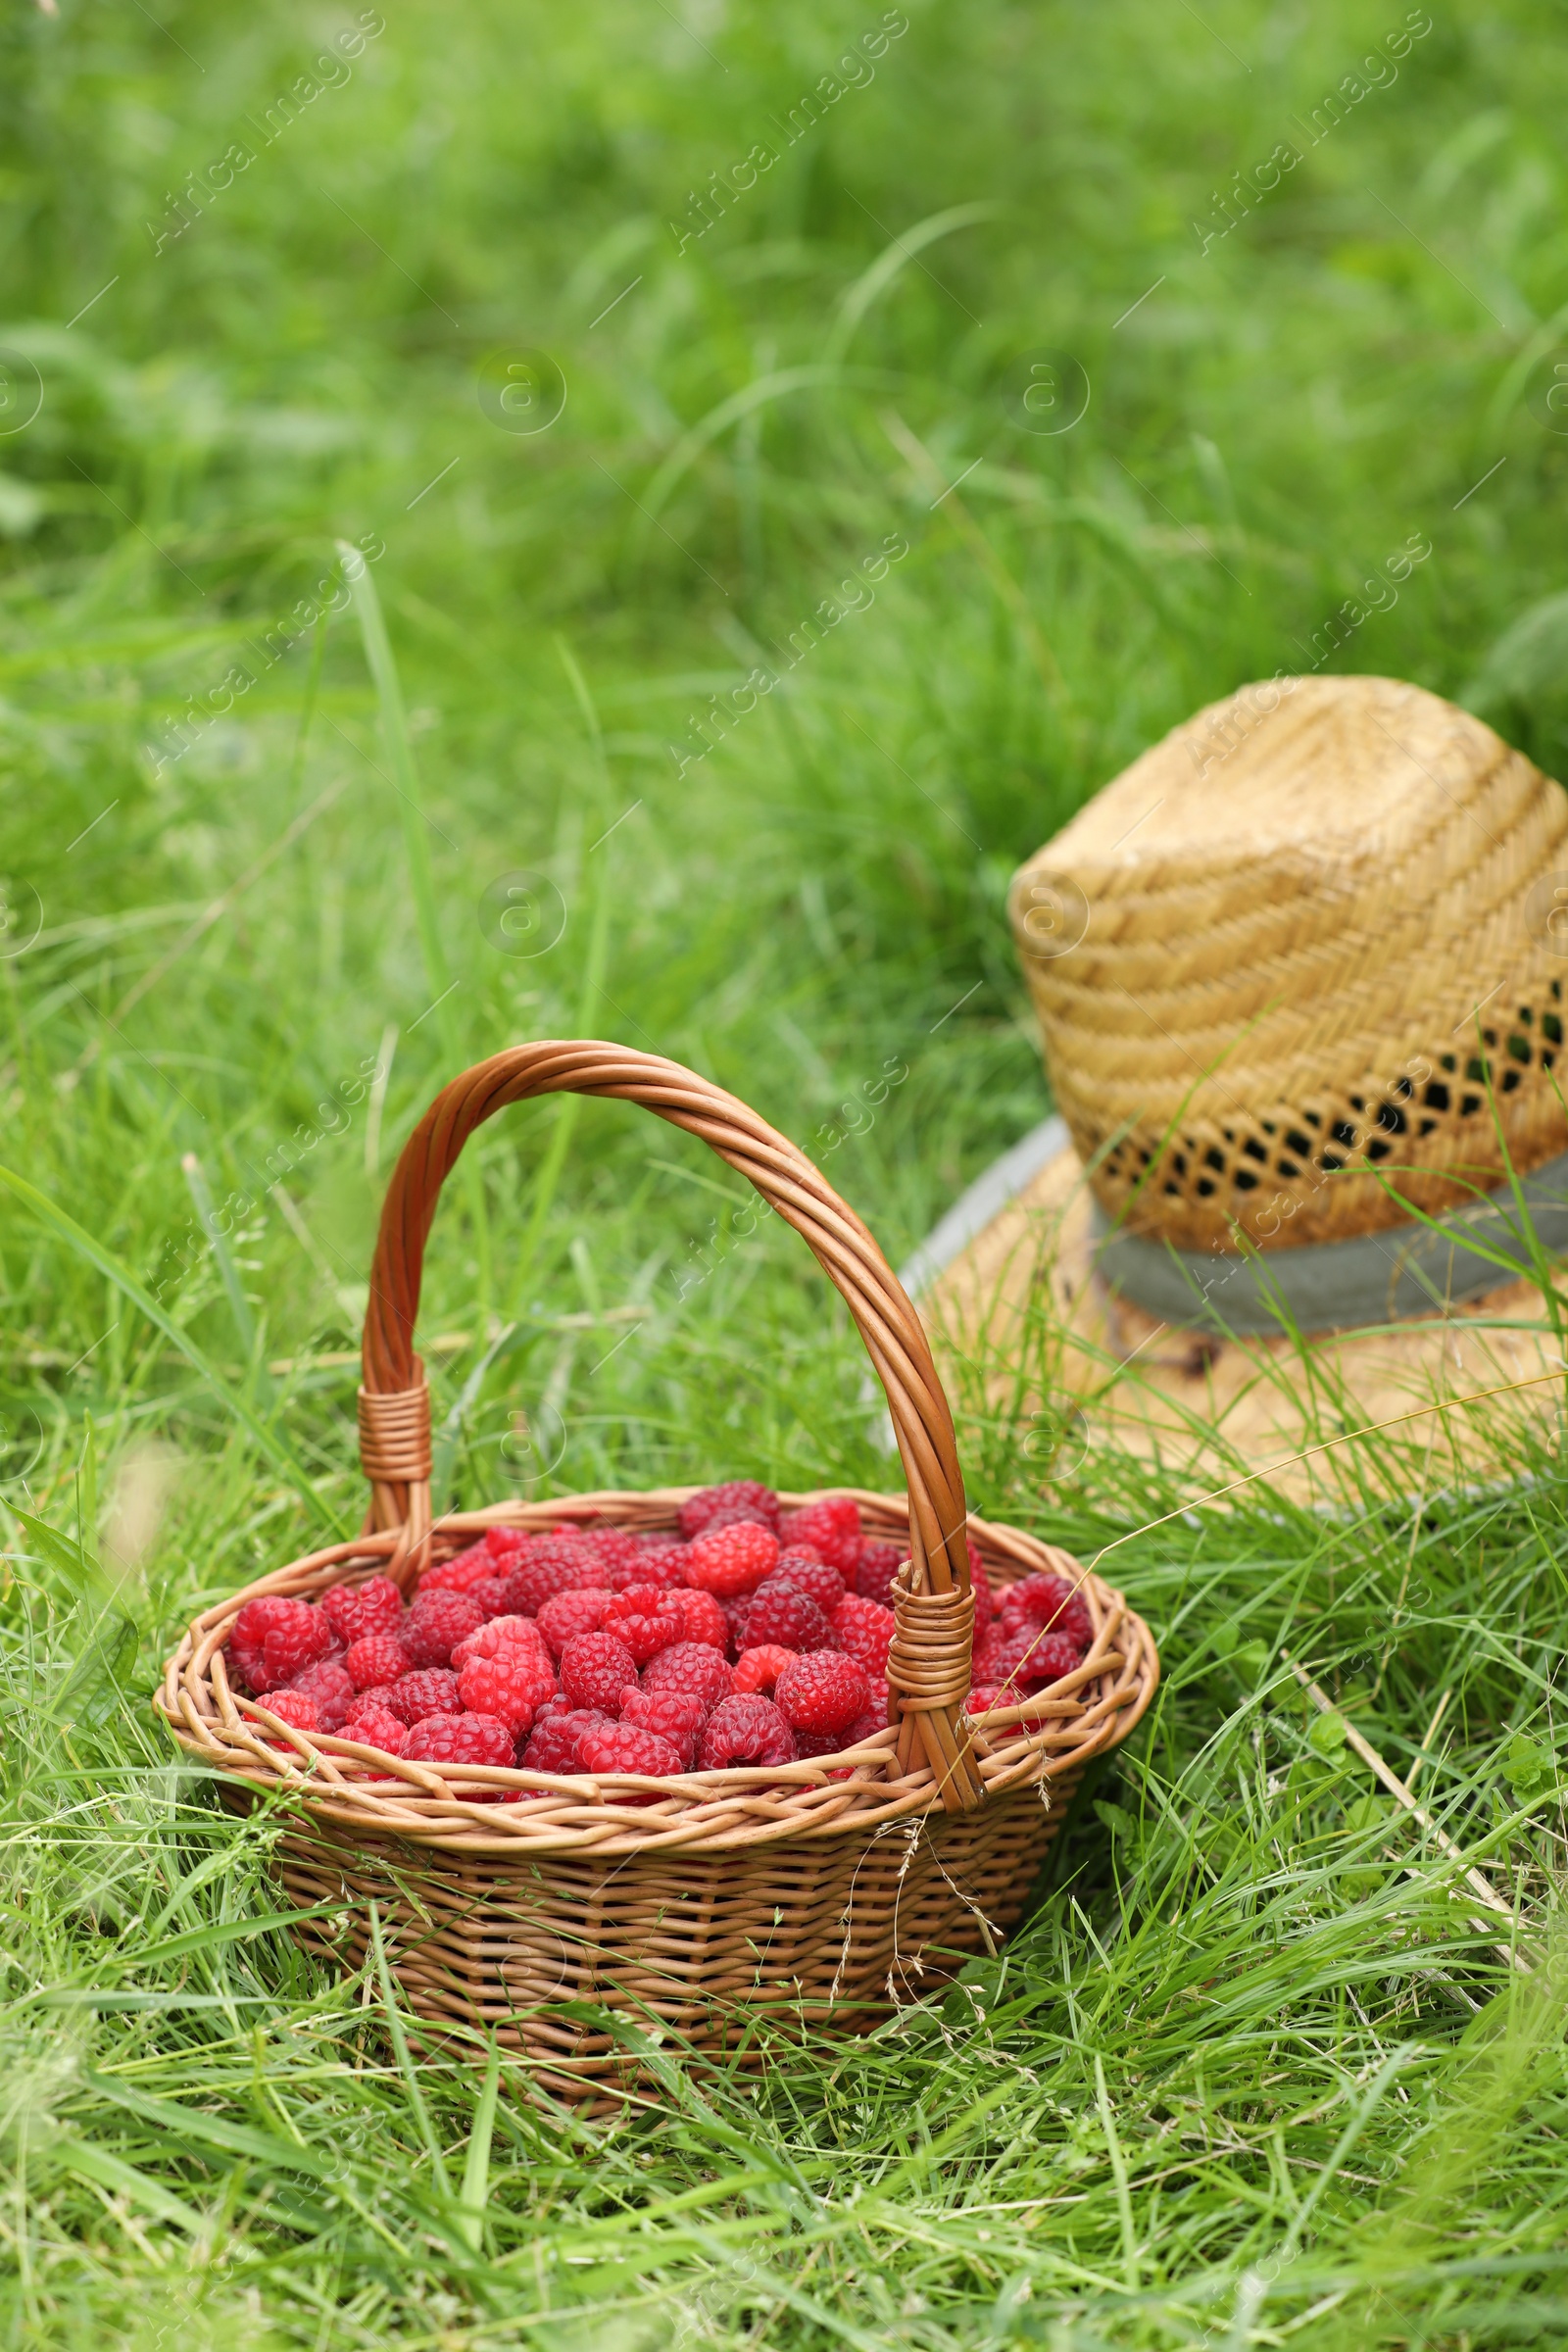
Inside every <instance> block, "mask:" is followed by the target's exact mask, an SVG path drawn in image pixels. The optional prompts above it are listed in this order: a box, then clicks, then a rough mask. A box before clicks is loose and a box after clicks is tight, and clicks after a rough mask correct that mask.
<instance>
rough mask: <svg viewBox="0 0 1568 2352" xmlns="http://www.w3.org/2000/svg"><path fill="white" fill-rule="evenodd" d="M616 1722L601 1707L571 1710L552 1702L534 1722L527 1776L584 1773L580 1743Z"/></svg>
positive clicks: (525, 1766) (524, 1753)
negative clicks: (589, 1734)
mask: <svg viewBox="0 0 1568 2352" xmlns="http://www.w3.org/2000/svg"><path fill="white" fill-rule="evenodd" d="M612 1721H613V1717H611V1716H609V1715H605V1714H602V1713H601V1712H600V1710H599V1709H598V1708H597V1707H568V1706H567V1704H566V1702H565V1700H564V1699H561V1698H558V1699H552V1700H550V1702H549V1703H548V1704H547V1705H545V1706H543V1707H541V1708H540V1710H539V1712H538V1714H537V1715H536V1716H535V1717H534V1720H533V1730H532V1731H531V1732H530V1733H529V1735H528V1744H527V1746H526V1747H525V1748H524V1749H523V1751H522V1757H521V1762H522V1767H523V1770H524V1771H525V1772H554V1773H572V1772H581V1770H582V1769H583V1763H582V1756H581V1754H580V1752H579V1750H578V1746H577V1742H578V1740H580V1739H581V1737H582V1735H583V1733H584V1732H588V1731H596V1730H597V1729H598V1728H599V1727H600V1726H601V1725H602V1724H606V1725H607V1724H609V1723H611V1722H612Z"/></svg>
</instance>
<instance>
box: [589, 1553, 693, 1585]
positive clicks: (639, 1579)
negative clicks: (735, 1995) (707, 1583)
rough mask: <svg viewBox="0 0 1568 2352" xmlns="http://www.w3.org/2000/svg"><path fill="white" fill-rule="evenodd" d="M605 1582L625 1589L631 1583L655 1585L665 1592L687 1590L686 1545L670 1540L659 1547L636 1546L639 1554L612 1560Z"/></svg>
mask: <svg viewBox="0 0 1568 2352" xmlns="http://www.w3.org/2000/svg"><path fill="white" fill-rule="evenodd" d="M605 1582H606V1584H608V1585H613V1587H614V1589H615V1591H616V1592H617V1593H623V1592H624V1591H625V1590H626V1587H627V1586H628V1585H655V1586H657V1587H658V1588H659V1590H660V1591H661V1592H662V1593H674V1592H680V1591H684V1589H685V1585H686V1546H685V1544H663V1545H662V1546H661V1547H660V1548H659V1549H658V1550H657V1551H650V1550H647V1549H645V1548H644V1547H643V1546H642V1545H641V1544H638V1545H637V1547H636V1556H635V1557H634V1558H632V1559H630V1560H626V1561H624V1562H617V1563H614V1564H613V1565H612V1566H611V1567H610V1568H609V1569H608V1570H607V1571H606V1574H605Z"/></svg>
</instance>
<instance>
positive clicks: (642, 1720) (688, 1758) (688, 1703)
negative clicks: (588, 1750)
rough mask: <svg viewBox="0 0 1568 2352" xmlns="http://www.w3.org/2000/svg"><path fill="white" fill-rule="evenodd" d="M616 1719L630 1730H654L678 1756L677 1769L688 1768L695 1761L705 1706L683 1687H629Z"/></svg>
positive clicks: (706, 1719) (689, 1768) (706, 1712)
mask: <svg viewBox="0 0 1568 2352" xmlns="http://www.w3.org/2000/svg"><path fill="white" fill-rule="evenodd" d="M620 1720H621V1722H622V1723H623V1724H626V1725H629V1726H630V1728H631V1729H632V1730H633V1731H637V1732H657V1733H658V1734H659V1737H660V1739H661V1740H668V1741H669V1744H670V1746H671V1747H672V1748H673V1749H674V1750H675V1753H676V1754H677V1755H678V1756H679V1758H680V1761H681V1769H682V1770H683V1771H685V1772H690V1771H691V1769H692V1766H693V1765H694V1764H695V1763H696V1761H697V1742H698V1740H700V1739H701V1738H702V1731H703V1726H704V1724H705V1723H706V1722H707V1721H708V1709H707V1708H706V1707H705V1706H704V1704H703V1702H702V1700H701V1699H700V1698H694V1697H690V1696H688V1694H687V1693H686V1692H685V1691H628V1692H627V1694H626V1702H625V1704H624V1706H623V1707H622V1708H621V1710H620Z"/></svg>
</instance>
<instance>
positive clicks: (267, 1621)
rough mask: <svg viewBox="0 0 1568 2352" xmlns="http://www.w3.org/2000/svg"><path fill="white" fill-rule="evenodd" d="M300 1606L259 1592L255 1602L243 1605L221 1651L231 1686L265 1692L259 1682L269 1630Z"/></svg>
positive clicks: (277, 1596) (261, 1681) (271, 1594)
mask: <svg viewBox="0 0 1568 2352" xmlns="http://www.w3.org/2000/svg"><path fill="white" fill-rule="evenodd" d="M301 1605H302V1604H301V1603H299V1602H297V1601H292V1600H286V1599H285V1598H284V1596H283V1594H282V1593H260V1594H259V1595H258V1596H257V1598H256V1599H255V1600H248V1601H247V1602H246V1603H245V1606H244V1607H243V1608H242V1609H241V1610H240V1612H239V1614H238V1616H237V1617H236V1618H235V1620H234V1622H233V1624H232V1625H231V1626H230V1627H229V1629H228V1642H227V1644H226V1647H225V1650H224V1664H225V1666H226V1668H227V1670H228V1675H229V1679H230V1681H231V1682H236V1683H238V1684H239V1685H240V1687H241V1689H248V1690H251V1691H262V1690H265V1689H266V1687H267V1686H266V1684H265V1683H264V1682H263V1680H262V1674H263V1671H264V1669H263V1664H262V1648H263V1644H264V1643H265V1642H266V1640H267V1637H268V1634H269V1633H270V1630H271V1628H272V1627H273V1626H274V1625H276V1624H279V1623H282V1624H286V1623H287V1621H288V1613H289V1611H290V1610H292V1609H294V1608H297V1607H299V1606H301Z"/></svg>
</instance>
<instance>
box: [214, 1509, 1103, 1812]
mask: <svg viewBox="0 0 1568 2352" xmlns="http://www.w3.org/2000/svg"><path fill="white" fill-rule="evenodd" d="M905 1557H907V1552H906V1551H904V1550H903V1549H901V1547H900V1546H899V1545H897V1544H881V1543H877V1542H875V1541H874V1540H872V1539H871V1538H869V1537H867V1536H864V1535H862V1534H861V1532H860V1515H859V1511H858V1508H857V1506H856V1504H855V1503H854V1502H853V1501H851V1500H850V1499H848V1498H847V1497H832V1498H830V1499H828V1500H826V1501H823V1502H813V1503H809V1504H808V1505H807V1506H806V1508H805V1509H804V1510H798V1511H790V1512H785V1511H783V1510H781V1508H780V1505H779V1500H778V1496H777V1495H774V1494H773V1493H771V1492H770V1490H769V1489H768V1488H766V1487H761V1486H759V1485H757V1484H756V1482H755V1481H754V1480H751V1479H734V1480H731V1481H730V1482H729V1483H728V1484H727V1485H725V1486H719V1487H708V1488H705V1489H704V1491H703V1492H702V1493H701V1494H699V1495H692V1496H691V1497H690V1498H689V1500H687V1501H686V1502H685V1503H683V1504H682V1506H681V1511H680V1528H679V1533H678V1534H677V1533H674V1532H670V1533H667V1534H659V1535H644V1536H632V1535H628V1534H627V1533H626V1532H625V1531H624V1530H623V1529H620V1528H615V1527H608V1526H600V1527H589V1528H557V1529H554V1530H552V1531H550V1532H549V1533H547V1534H543V1535H526V1534H522V1533H520V1532H519V1531H517V1530H515V1529H513V1528H491V1529H490V1530H489V1532H488V1533H487V1534H486V1535H485V1536H484V1537H483V1539H482V1540H481V1541H480V1542H479V1543H477V1544H472V1545H471V1546H470V1547H469V1548H468V1549H467V1550H466V1551H463V1552H460V1553H459V1554H458V1555H457V1557H456V1558H455V1559H451V1560H447V1561H445V1562H443V1563H442V1565H440V1566H439V1567H435V1568H430V1569H427V1570H426V1572H425V1574H424V1575H423V1577H421V1579H420V1581H419V1587H418V1591H417V1594H416V1596H415V1599H414V1602H413V1604H412V1606H410V1607H407V1608H406V1607H405V1606H404V1602H403V1596H402V1594H401V1593H399V1592H398V1590H397V1587H396V1586H395V1585H393V1584H392V1583H390V1582H389V1580H388V1579H387V1578H386V1577H382V1576H372V1577H371V1578H369V1580H368V1582H367V1583H364V1584H358V1585H336V1586H334V1587H333V1588H332V1590H331V1591H330V1592H328V1593H325V1594H323V1596H322V1598H321V1600H320V1602H319V1605H318V1604H316V1603H314V1602H311V1601H305V1600H291V1599H287V1598H285V1597H283V1596H282V1595H281V1594H276V1595H274V1594H267V1595H264V1596H263V1597H262V1598H260V1599H257V1600H250V1601H247V1602H246V1604H245V1606H244V1607H243V1608H242V1609H241V1610H240V1611H239V1614H238V1615H237V1616H236V1618H235V1619H234V1623H233V1626H232V1628H231V1629H230V1632H229V1637H228V1642H227V1646H226V1653H225V1666H226V1670H227V1673H228V1676H229V1678H230V1681H231V1682H233V1683H234V1684H235V1685H236V1686H238V1687H239V1688H240V1689H242V1690H246V1691H251V1692H253V1693H254V1694H255V1695H256V1696H257V1697H258V1698H259V1699H260V1700H261V1702H262V1704H263V1705H264V1706H266V1707H267V1708H269V1709H270V1712H271V1713H272V1714H274V1715H275V1716H277V1717H278V1718H279V1719H280V1721H282V1722H283V1723H286V1724H289V1725H291V1726H293V1728H294V1729H295V1730H296V1731H302V1732H317V1731H319V1732H327V1733H331V1734H335V1735H336V1736H338V1737H340V1738H342V1739H345V1740H355V1741H357V1742H359V1743H360V1744H362V1745H364V1746H367V1747H371V1748H375V1749H378V1750H380V1751H381V1752H382V1753H384V1754H386V1755H390V1756H403V1757H406V1758H408V1759H409V1760H410V1761H412V1762H418V1763H424V1764H435V1765H464V1764H468V1765H473V1764H478V1765H502V1766H508V1767H510V1766H515V1765H520V1766H521V1767H522V1768H523V1769H524V1770H526V1771H528V1772H539V1773H551V1774H571V1773H580V1772H588V1773H636V1774H641V1775H645V1776H648V1777H650V1778H653V1779H662V1778H664V1777H666V1776H668V1775H669V1774H671V1773H683V1772H692V1771H698V1772H717V1771H724V1770H726V1769H728V1768H730V1767H731V1766H736V1765H771V1764H785V1763H791V1762H793V1761H794V1760H795V1759H796V1758H797V1757H800V1756H823V1755H834V1754H837V1753H839V1752H840V1751H841V1750H843V1749H845V1748H848V1747H853V1746H855V1745H856V1744H857V1743H858V1741H860V1740H867V1739H869V1738H870V1737H871V1735H872V1734H873V1733H875V1732H878V1731H881V1730H882V1729H883V1728H884V1727H885V1726H886V1724H887V1722H888V1720H889V1708H888V1686H887V1663H888V1645H889V1643H890V1642H891V1641H892V1638H893V1610H892V1608H891V1606H890V1605H889V1604H890V1602H891V1598H892V1582H893V1577H894V1574H895V1572H896V1570H897V1569H898V1567H899V1565H900V1563H901V1561H902V1560H903V1559H904V1558H905ZM969 1559H970V1573H971V1576H972V1578H973V1582H974V1587H975V1598H976V1625H977V1628H981V1627H983V1628H984V1631H983V1632H978V1631H977V1637H976V1643H975V1661H974V1663H975V1673H974V1688H973V1691H972V1692H971V1696H970V1701H969V1705H970V1711H971V1713H976V1714H978V1713H981V1712H983V1711H984V1710H985V1709H986V1708H989V1707H995V1706H1011V1705H1016V1704H1019V1703H1021V1702H1022V1701H1023V1700H1024V1699H1025V1698H1026V1697H1027V1696H1028V1695H1029V1693H1030V1692H1031V1691H1035V1690H1038V1689H1040V1688H1041V1687H1042V1686H1044V1685H1045V1684H1048V1683H1052V1682H1054V1681H1056V1680H1057V1679H1058V1677H1059V1676H1061V1675H1063V1674H1066V1673H1069V1672H1071V1670H1072V1668H1073V1667H1075V1666H1077V1665H1078V1664H1079V1662H1080V1660H1081V1659H1082V1657H1083V1655H1084V1652H1085V1651H1086V1650H1087V1648H1088V1647H1089V1644H1090V1642H1091V1639H1092V1637H1093V1627H1092V1624H1091V1621H1090V1618H1089V1613H1088V1611H1087V1609H1086V1608H1085V1607H1084V1604H1083V1602H1082V1601H1081V1600H1080V1599H1078V1598H1077V1597H1076V1596H1075V1595H1074V1594H1073V1593H1072V1591H1071V1588H1070V1587H1069V1586H1068V1585H1067V1584H1066V1583H1064V1582H1063V1580H1062V1579H1061V1578H1059V1577H1053V1576H1030V1577H1025V1578H1024V1579H1022V1580H1021V1582H1019V1583H1017V1584H1014V1585H1011V1586H1009V1587H1008V1588H1007V1589H1006V1590H1005V1593H1004V1595H1003V1598H1002V1601H1001V1604H1000V1607H999V1608H996V1609H994V1608H993V1604H992V1599H991V1593H990V1588H989V1586H988V1584H987V1582H986V1573H985V1568H984V1566H983V1564H982V1562H981V1560H980V1558H979V1555H978V1553H977V1552H976V1551H975V1549H974V1547H973V1545H972V1544H971V1545H970V1551H969ZM895 1720H896V1717H895ZM466 1793H468V1794H470V1795H474V1796H477V1795H484V1796H487V1797H492V1798H493V1799H494V1800H495V1801H497V1802H514V1801H515V1795H514V1793H513V1792H511V1791H507V1790H503V1789H491V1788H489V1787H474V1788H470V1789H469V1790H468V1791H467V1792H466Z"/></svg>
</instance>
